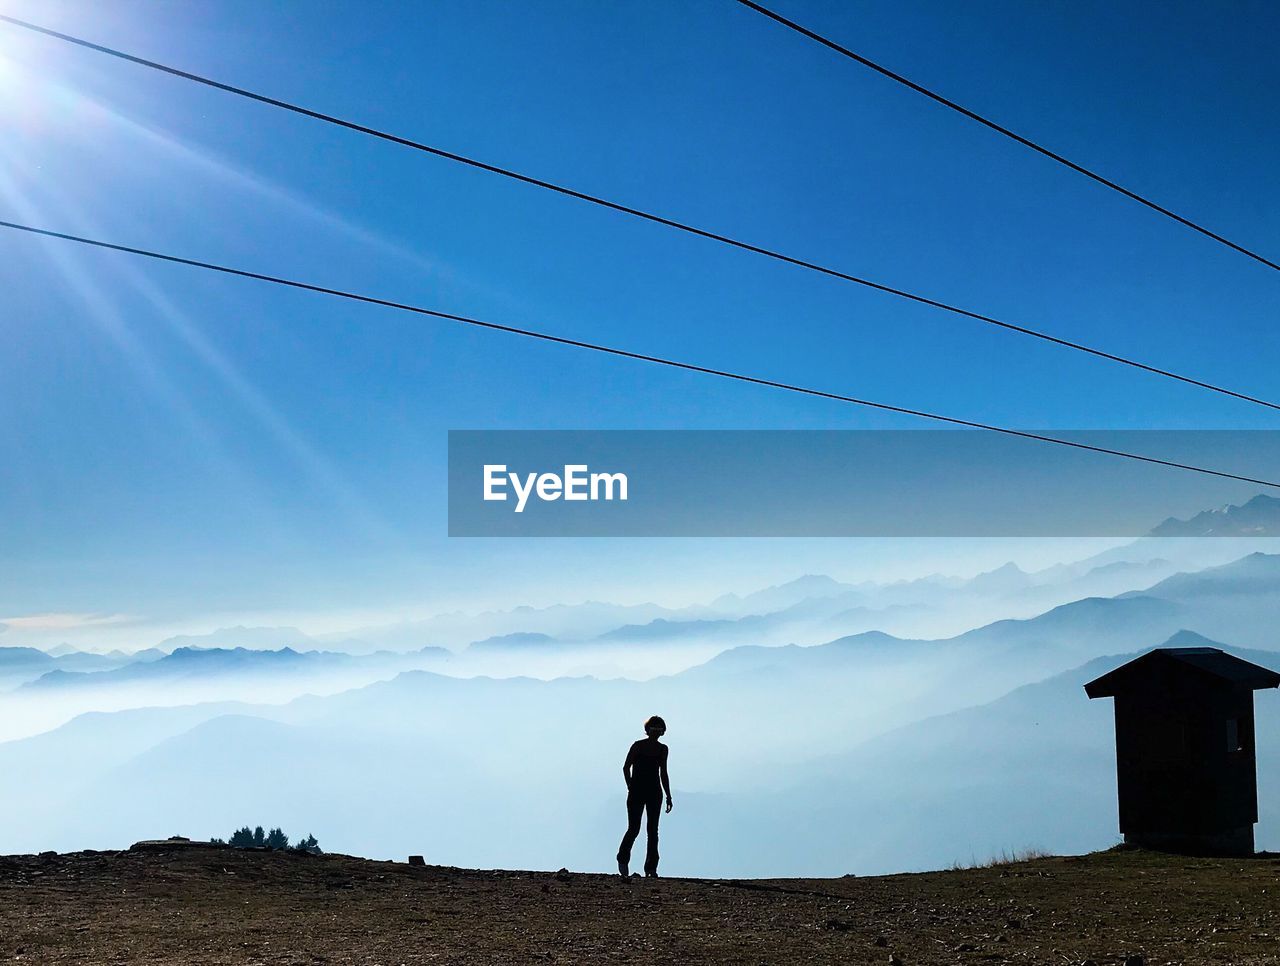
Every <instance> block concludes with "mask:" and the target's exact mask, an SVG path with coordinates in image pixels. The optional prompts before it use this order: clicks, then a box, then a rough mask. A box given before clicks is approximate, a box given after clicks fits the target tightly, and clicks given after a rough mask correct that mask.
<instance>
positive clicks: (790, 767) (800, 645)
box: [0, 501, 1280, 875]
mask: <svg viewBox="0 0 1280 966" xmlns="http://www.w3.org/2000/svg"><path fill="white" fill-rule="evenodd" d="M1278 502H1280V501H1278ZM1250 505H1252V504H1250ZM1251 512H1252V511H1251ZM1267 545H1268V544H1266V542H1265V541H1256V542H1253V543H1246V542H1242V541H1230V540H1222V541H1218V540H1204V539H1202V538H1192V539H1187V540H1178V539H1151V540H1143V541H1137V542H1135V543H1133V544H1130V545H1127V546H1125V547H1119V548H1116V549H1115V550H1112V551H1108V552H1107V553H1106V554H1103V555H1099V556H1097V557H1094V558H1090V559H1089V560H1085V561H1078V562H1073V563H1063V564H1061V565H1058V566H1055V567H1051V568H1047V569H1046V570H1042V571H1040V572H1037V573H1027V572H1025V571H1023V570H1021V569H1019V568H1017V567H1015V566H1012V565H1009V566H1005V567H1001V568H997V569H996V570H993V571H990V572H988V573H985V574H980V575H977V576H975V577H972V578H967V579H962V578H955V577H944V576H926V577H922V578H920V579H917V580H910V581H898V582H893V583H883V584H875V583H865V584H846V583H841V582H839V581H836V580H834V579H832V578H830V577H824V576H821V575H809V576H805V577H802V578H799V579H798V580H796V581H792V582H789V583H786V584H781V585H778V586H775V587H769V588H765V589H763V590H760V591H757V592H754V593H750V594H743V595H732V594H730V595H724V596H721V597H719V598H716V599H715V600H712V601H710V602H708V603H707V604H705V605H700V606H697V607H691V608H680V609H666V608H660V607H658V606H657V605H641V606H635V607H614V606H613V605H608V604H601V603H592V604H585V605H578V606H570V605H565V606H562V607H558V608H545V609H537V610H535V609H528V608H517V609H514V610H511V611H505V612H501V613H499V612H494V613H492V614H489V615H480V616H479V617H477V618H475V619H474V620H473V623H472V625H471V626H472V634H471V635H469V636H468V638H467V640H466V641H465V642H464V643H463V644H453V645H452V647H451V649H444V648H441V647H439V646H435V645H431V644H429V643H428V644H424V643H421V642H420V637H419V632H421V631H422V629H423V627H426V626H430V627H434V628H435V629H436V630H440V629H441V628H444V627H447V626H449V623H450V622H453V621H459V622H461V621H463V620H464V618H463V617H462V616H460V615H449V616H448V617H446V618H442V619H440V620H439V621H437V622H436V623H434V624H432V623H431V622H425V623H424V624H423V625H422V626H418V627H416V628H415V629H413V630H412V633H411V632H410V630H411V628H410V625H397V627H398V628H399V630H397V631H396V633H404V634H405V637H404V638H403V640H404V641H405V642H408V641H410V640H411V639H412V640H413V642H414V643H416V644H417V646H416V647H414V648H412V649H398V650H390V649H387V650H377V649H373V648H371V646H370V645H371V644H372V642H373V641H374V640H375V639H377V635H375V634H372V633H370V634H368V635H367V637H366V638H362V639H361V642H360V643H359V645H358V646H357V647H354V648H353V650H352V651H348V650H344V649H339V648H335V647H333V646H332V645H329V644H323V643H321V642H320V640H319V639H311V638H307V637H306V635H302V634H301V632H300V631H298V630H297V629H296V628H228V629H225V630H222V631H218V632H215V633H214V634H211V635H208V636H197V637H186V638H180V639H172V640H171V641H169V642H166V643H167V646H168V647H169V648H171V650H170V651H169V652H168V653H166V652H165V651H164V650H160V651H148V652H145V653H143V654H141V655H138V656H133V657H131V656H129V655H122V654H111V655H86V654H79V653H75V652H70V653H68V652H65V651H64V652H63V653H60V654H58V655H53V654H49V653H44V652H41V651H38V650H35V649H31V648H22V647H15V648H0V681H5V682H8V683H9V687H10V690H8V691H7V692H6V693H5V694H4V695H3V697H2V698H0V728H8V729H9V733H11V734H19V735H25V736H26V737H22V738H20V739H18V740H11V741H5V742H0V771H2V772H3V774H5V775H6V777H7V778H8V779H9V780H8V781H7V782H6V784H5V788H4V790H3V791H2V792H0V828H2V829H4V830H5V831H4V832H3V833H0V852H4V851H24V850H31V851H35V850H40V849H46V848H55V849H68V848H107V847H115V846H121V845H127V844H128V843H129V842H131V841H132V840H135V839H139V838H150V837H157V836H163V835H170V834H178V833H181V834H186V835H193V836H199V837H203V836H208V835H213V834H225V832H226V830H227V829H229V828H233V827H235V826H237V825H240V824H245V823H250V824H257V823H268V824H282V825H284V826H285V827H287V828H291V829H305V830H307V831H313V832H315V833H316V834H317V835H319V836H320V837H321V839H322V841H323V842H324V843H325V845H326V847H329V848H332V849H337V850H342V851H349V852H353V853H356V854H363V855H370V856H387V857H403V856H404V855H405V854H408V853H411V852H413V853H422V854H425V855H427V856H428V861H432V862H441V863H446V864H459V865H470V866H481V867H487V866H505V867H533V868H559V867H560V866H562V865H568V866H570V867H574V868H583V869H597V870H605V869H608V868H609V867H610V863H611V856H612V854H613V850H614V849H615V848H616V840H617V838H618V836H619V835H620V833H621V824H620V814H621V811H622V798H623V794H622V791H623V790H622V787H621V781H620V775H619V770H620V767H621V759H622V755H623V753H624V752H625V749H626V747H627V746H628V744H629V743H630V742H631V741H632V740H633V739H634V738H635V737H637V732H638V730H639V722H640V721H642V720H643V719H644V718H645V717H646V716H647V715H649V714H651V713H654V712H660V713H662V714H663V715H664V716H665V717H666V718H667V720H668V722H669V724H670V726H671V728H670V732H669V735H668V739H669V743H670V745H671V747H672V753H671V756H672V757H671V762H672V766H671V767H672V776H673V780H674V784H675V789H676V799H677V807H676V812H675V813H674V814H673V815H672V816H671V817H670V818H669V819H667V820H664V833H663V841H664V844H665V845H664V854H665V855H666V856H667V858H666V859H665V860H664V864H665V866H666V868H667V871H669V872H670V873H671V874H679V873H690V874H700V875H788V874H797V875H799V874H814V875H817V874H841V873H845V872H855V873H870V872H878V871H890V870H900V869H913V868H930V867H938V866H945V865H948V864H950V863H953V862H967V861H970V860H982V859H985V858H987V857H989V856H991V855H992V854H995V853H998V852H999V851H1001V850H1009V851H1011V850H1014V849H1018V848H1024V847H1028V846H1035V847H1040V848H1045V849H1050V850H1055V851H1079V850H1084V849H1091V848H1098V847H1103V846H1106V845H1109V844H1112V843H1113V842H1114V841H1116V839H1117V833H1116V822H1115V801H1114V794H1115V788H1114V759H1113V746H1112V732H1111V709H1110V704H1109V702H1089V701H1088V700H1087V699H1086V698H1085V696H1084V693H1083V690H1082V688H1081V685H1082V684H1083V683H1084V681H1086V680H1088V679H1090V678H1092V677H1095V676H1097V675H1099V674H1101V673H1102V672H1103V671H1105V670H1107V669H1109V668H1110V667H1113V666H1115V665H1116V664H1119V663H1121V662H1123V661H1125V660H1128V659H1129V658H1130V657H1132V656H1134V655H1135V654H1137V653H1140V652H1141V651H1143V650H1146V649H1148V648H1150V647H1153V646H1157V645H1160V644H1162V643H1165V642H1173V643H1177V644H1185V643H1188V642H1203V641H1206V640H1208V641H1221V642H1225V643H1224V644H1223V645H1222V646H1229V647H1230V648H1232V649H1234V650H1236V651H1237V652H1238V653H1241V654H1242V656H1245V657H1246V658H1248V659H1251V660H1255V661H1257V662H1258V663H1262V664H1269V665H1270V666H1272V667H1280V654H1277V653H1273V652H1275V651H1277V650H1280V640H1278V635H1277V633H1276V620H1275V614H1276V613H1278V612H1280V610H1278V607H1280V555H1275V554H1268V553H1261V552H1253V553H1244V552H1242V548H1243V547H1245V546H1267ZM1223 558H1232V559H1225V560H1224V559H1223ZM1189 561H1191V562H1190V563H1189ZM1064 597H1065V598H1067V599H1065V600H1064V599H1062V598H1064ZM992 611H994V612H995V613H996V614H999V615H1000V619H996V620H991V619H985V620H981V621H977V622H975V624H974V625H970V626H969V628H967V629H961V630H959V631H958V632H954V633H945V634H938V635H924V634H913V635H907V634H894V633H890V632H889V630H887V629H886V628H891V627H892V625H894V623H895V622H902V623H903V624H905V625H912V622H914V626H922V625H927V624H929V623H930V621H935V620H937V619H938V615H945V620H941V621H940V623H942V624H949V623H952V622H954V621H956V620H959V619H960V618H961V617H962V615H964V614H984V615H988V616H989V615H990V614H991V613H992ZM922 614H924V615H932V617H928V618H922V616H921V615H922ZM520 619H523V620H524V621H525V622H526V623H524V624H521V623H520ZM877 623H878V624H880V626H876V625H877ZM851 627H852V628H855V630H854V632H852V633H850V632H847V629H848V628H851ZM494 629H498V630H499V631H500V632H499V633H481V632H482V631H490V630H494ZM553 631H554V632H553ZM587 632H589V633H587ZM279 634H284V635H287V636H288V637H289V638H290V639H291V640H293V641H294V642H295V644H296V645H297V646H296V647H295V646H294V645H293V644H290V645H288V646H278V647H273V646H270V645H271V644H272V642H274V641H276V640H277V637H276V635H279ZM298 635H301V636H300V637H299V636H298ZM815 639H816V640H820V641H823V642H824V643H815ZM584 668H587V669H591V670H592V672H593V673H591V674H590V675H583V674H581V673H574V674H567V673H565V671H566V670H575V671H581V670H582V669H584ZM520 675H524V676H520ZM535 675H537V676H535ZM1257 705H1258V745H1259V749H1260V762H1261V763H1262V764H1261V767H1260V772H1261V774H1260V779H1261V788H1262V791H1263V809H1262V810H1263V821H1262V824H1261V826H1260V828H1259V843H1260V844H1261V845H1267V844H1270V845H1271V846H1272V847H1280V787H1277V780H1276V778H1275V776H1276V775H1280V771H1277V770H1276V769H1275V768H1274V767H1273V766H1274V765H1275V764H1280V695H1277V694H1275V693H1271V692H1261V693H1259V695H1258V698H1257Z"/></svg>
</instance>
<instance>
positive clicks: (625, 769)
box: [622, 745, 636, 790]
mask: <svg viewBox="0 0 1280 966" xmlns="http://www.w3.org/2000/svg"><path fill="white" fill-rule="evenodd" d="M635 764H636V746H635V745H632V746H631V747H630V748H628V749H627V760H626V761H624V762H623V763H622V779H623V781H625V782H626V783H627V789H628V790H630V788H631V770H632V769H633V768H634V767H635Z"/></svg>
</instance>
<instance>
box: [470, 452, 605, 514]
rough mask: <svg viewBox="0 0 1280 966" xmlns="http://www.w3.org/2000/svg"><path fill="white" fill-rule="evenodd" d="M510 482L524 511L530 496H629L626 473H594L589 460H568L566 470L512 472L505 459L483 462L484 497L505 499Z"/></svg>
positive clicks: (518, 507) (549, 498)
mask: <svg viewBox="0 0 1280 966" xmlns="http://www.w3.org/2000/svg"><path fill="white" fill-rule="evenodd" d="M508 486H510V488H511V491H512V493H514V494H515V501H516V507H515V509H516V513H523V512H524V507H525V504H526V503H528V502H529V497H530V496H532V495H536V496H537V497H538V499H539V500H543V501H546V502H551V501H554V500H560V499H563V500H567V501H577V500H614V499H617V500H626V498H627V474H626V473H592V472H590V468H589V467H588V466H587V464H586V463H566V464H565V467H564V473H563V474H561V473H525V474H523V475H522V474H520V473H509V472H507V466H506V464H505V463H485V464H484V498H485V500H506V499H507V498H508V496H509V495H510V494H508V492H507V488H508Z"/></svg>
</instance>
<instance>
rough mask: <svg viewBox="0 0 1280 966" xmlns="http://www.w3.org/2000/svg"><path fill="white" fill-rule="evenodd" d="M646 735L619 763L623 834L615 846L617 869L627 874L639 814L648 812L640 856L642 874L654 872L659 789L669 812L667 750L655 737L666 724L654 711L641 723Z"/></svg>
mask: <svg viewBox="0 0 1280 966" xmlns="http://www.w3.org/2000/svg"><path fill="white" fill-rule="evenodd" d="M644 733H645V734H646V735H648V737H647V738H641V739H640V740H639V741H637V742H636V743H635V744H633V745H632V746H631V750H630V751H628V752H627V760H626V761H625V762H623V763H622V777H623V778H625V779H626V780H627V834H626V835H624V836H622V844H621V845H620V846H618V871H619V872H620V873H622V874H623V875H624V876H625V875H629V874H630V871H629V868H628V866H629V863H630V862H631V846H632V845H634V844H635V841H636V836H637V835H639V834H640V816H641V815H642V814H643V813H646V812H647V813H648V819H649V820H648V822H647V824H646V828H647V830H648V833H649V849H648V851H647V852H646V853H645V856H644V874H645V875H647V876H650V877H656V876H657V874H658V816H659V815H660V814H661V809H662V795H663V792H665V793H666V795H667V811H668V812H669V811H671V779H670V778H668V777H667V751H668V750H669V749H668V748H667V746H666V745H664V744H663V743H662V742H661V741H659V740H658V739H659V738H661V737H662V736H663V735H664V734H666V733H667V723H666V722H665V721H663V720H662V719H661V718H659V717H658V716H657V715H656V714H655V715H654V716H653V717H652V718H650V719H649V720H648V721H646V722H645V723H644Z"/></svg>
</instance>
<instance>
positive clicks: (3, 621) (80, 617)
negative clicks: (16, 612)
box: [0, 613, 135, 633]
mask: <svg viewBox="0 0 1280 966" xmlns="http://www.w3.org/2000/svg"><path fill="white" fill-rule="evenodd" d="M132 620H135V618H134V617H132V616H130V615H129V614H71V613H51V614H28V615H27V616H25V617H4V618H0V633H3V632H4V631H6V630H20V631H67V630H75V629H77V628H80V627H101V626H103V625H107V624H127V623H129V622H130V621H132Z"/></svg>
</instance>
